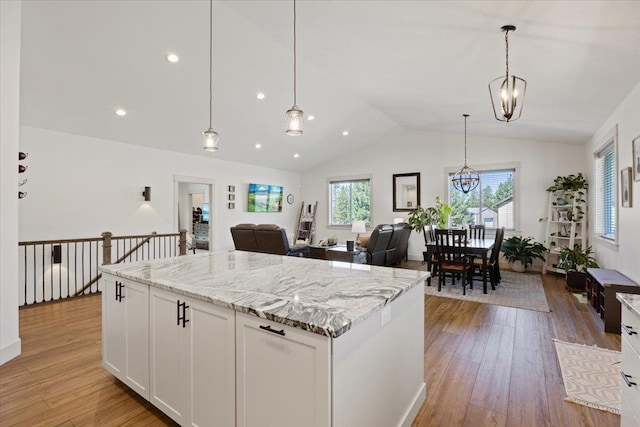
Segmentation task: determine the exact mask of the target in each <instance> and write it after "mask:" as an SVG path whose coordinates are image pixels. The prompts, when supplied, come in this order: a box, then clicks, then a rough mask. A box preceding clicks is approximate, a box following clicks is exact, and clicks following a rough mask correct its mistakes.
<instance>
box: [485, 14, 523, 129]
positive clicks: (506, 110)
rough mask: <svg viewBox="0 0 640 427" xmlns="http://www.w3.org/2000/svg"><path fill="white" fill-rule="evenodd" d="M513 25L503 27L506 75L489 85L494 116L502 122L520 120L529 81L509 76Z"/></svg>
mask: <svg viewBox="0 0 640 427" xmlns="http://www.w3.org/2000/svg"><path fill="white" fill-rule="evenodd" d="M515 30H516V27H515V26H513V25H505V26H503V27H502V31H503V32H504V33H505V34H504V42H505V52H506V55H505V56H506V64H507V69H506V73H505V75H504V76H502V77H498V78H497V79H494V80H492V81H491V82H490V83H489V96H490V97H491V105H492V106H493V114H494V115H495V116H496V119H498V120H500V121H501V122H510V121H513V120H517V119H519V118H520V115H521V114H522V104H523V103H524V94H525V92H526V91H527V81H526V80H524V79H521V78H520V77H517V76H514V75H512V74H509V31H515Z"/></svg>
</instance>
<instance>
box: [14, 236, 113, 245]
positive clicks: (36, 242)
mask: <svg viewBox="0 0 640 427" xmlns="http://www.w3.org/2000/svg"><path fill="white" fill-rule="evenodd" d="M101 240H102V237H85V238H83V239H59V240H32V241H29V242H18V246H35V245H49V244H51V245H56V244H59V243H76V242H77V243H81V242H99V241H101Z"/></svg>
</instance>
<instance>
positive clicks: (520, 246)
mask: <svg viewBox="0 0 640 427" xmlns="http://www.w3.org/2000/svg"><path fill="white" fill-rule="evenodd" d="M500 251H501V252H502V253H504V257H505V258H506V259H507V261H509V264H510V267H511V269H512V270H513V271H517V272H523V271H525V270H526V269H527V267H528V266H529V265H531V264H533V260H534V258H538V259H541V260H543V261H544V254H545V252H547V248H545V247H544V245H543V244H542V243H538V242H535V241H533V237H524V238H523V237H520V236H512V237H509V238H508V239H505V240H504V242H502V247H501V248H500Z"/></svg>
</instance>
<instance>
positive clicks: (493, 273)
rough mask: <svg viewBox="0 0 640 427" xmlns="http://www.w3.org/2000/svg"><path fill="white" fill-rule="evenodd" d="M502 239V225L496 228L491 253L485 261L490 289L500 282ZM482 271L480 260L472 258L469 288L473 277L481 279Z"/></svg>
mask: <svg viewBox="0 0 640 427" xmlns="http://www.w3.org/2000/svg"><path fill="white" fill-rule="evenodd" d="M503 240H504V227H501V228H498V229H496V239H495V242H494V244H493V248H492V249H491V255H489V262H488V263H487V271H488V272H489V280H490V281H491V289H492V290H495V289H496V286H497V285H498V283H500V279H501V277H500V247H501V246H502V241H503ZM483 276H484V273H483V271H482V260H481V259H480V258H474V260H473V269H472V274H471V286H470V287H471V289H473V279H474V277H478V278H479V279H482V278H483Z"/></svg>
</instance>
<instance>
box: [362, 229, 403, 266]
mask: <svg viewBox="0 0 640 427" xmlns="http://www.w3.org/2000/svg"><path fill="white" fill-rule="evenodd" d="M411 231H412V229H411V227H410V226H409V224H406V223H400V224H380V225H378V226H376V227H375V228H374V229H373V231H372V232H371V236H369V241H368V243H367V264H371V265H383V266H394V265H398V264H400V263H401V262H402V260H403V259H405V258H406V255H407V248H408V246H409V237H411Z"/></svg>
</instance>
